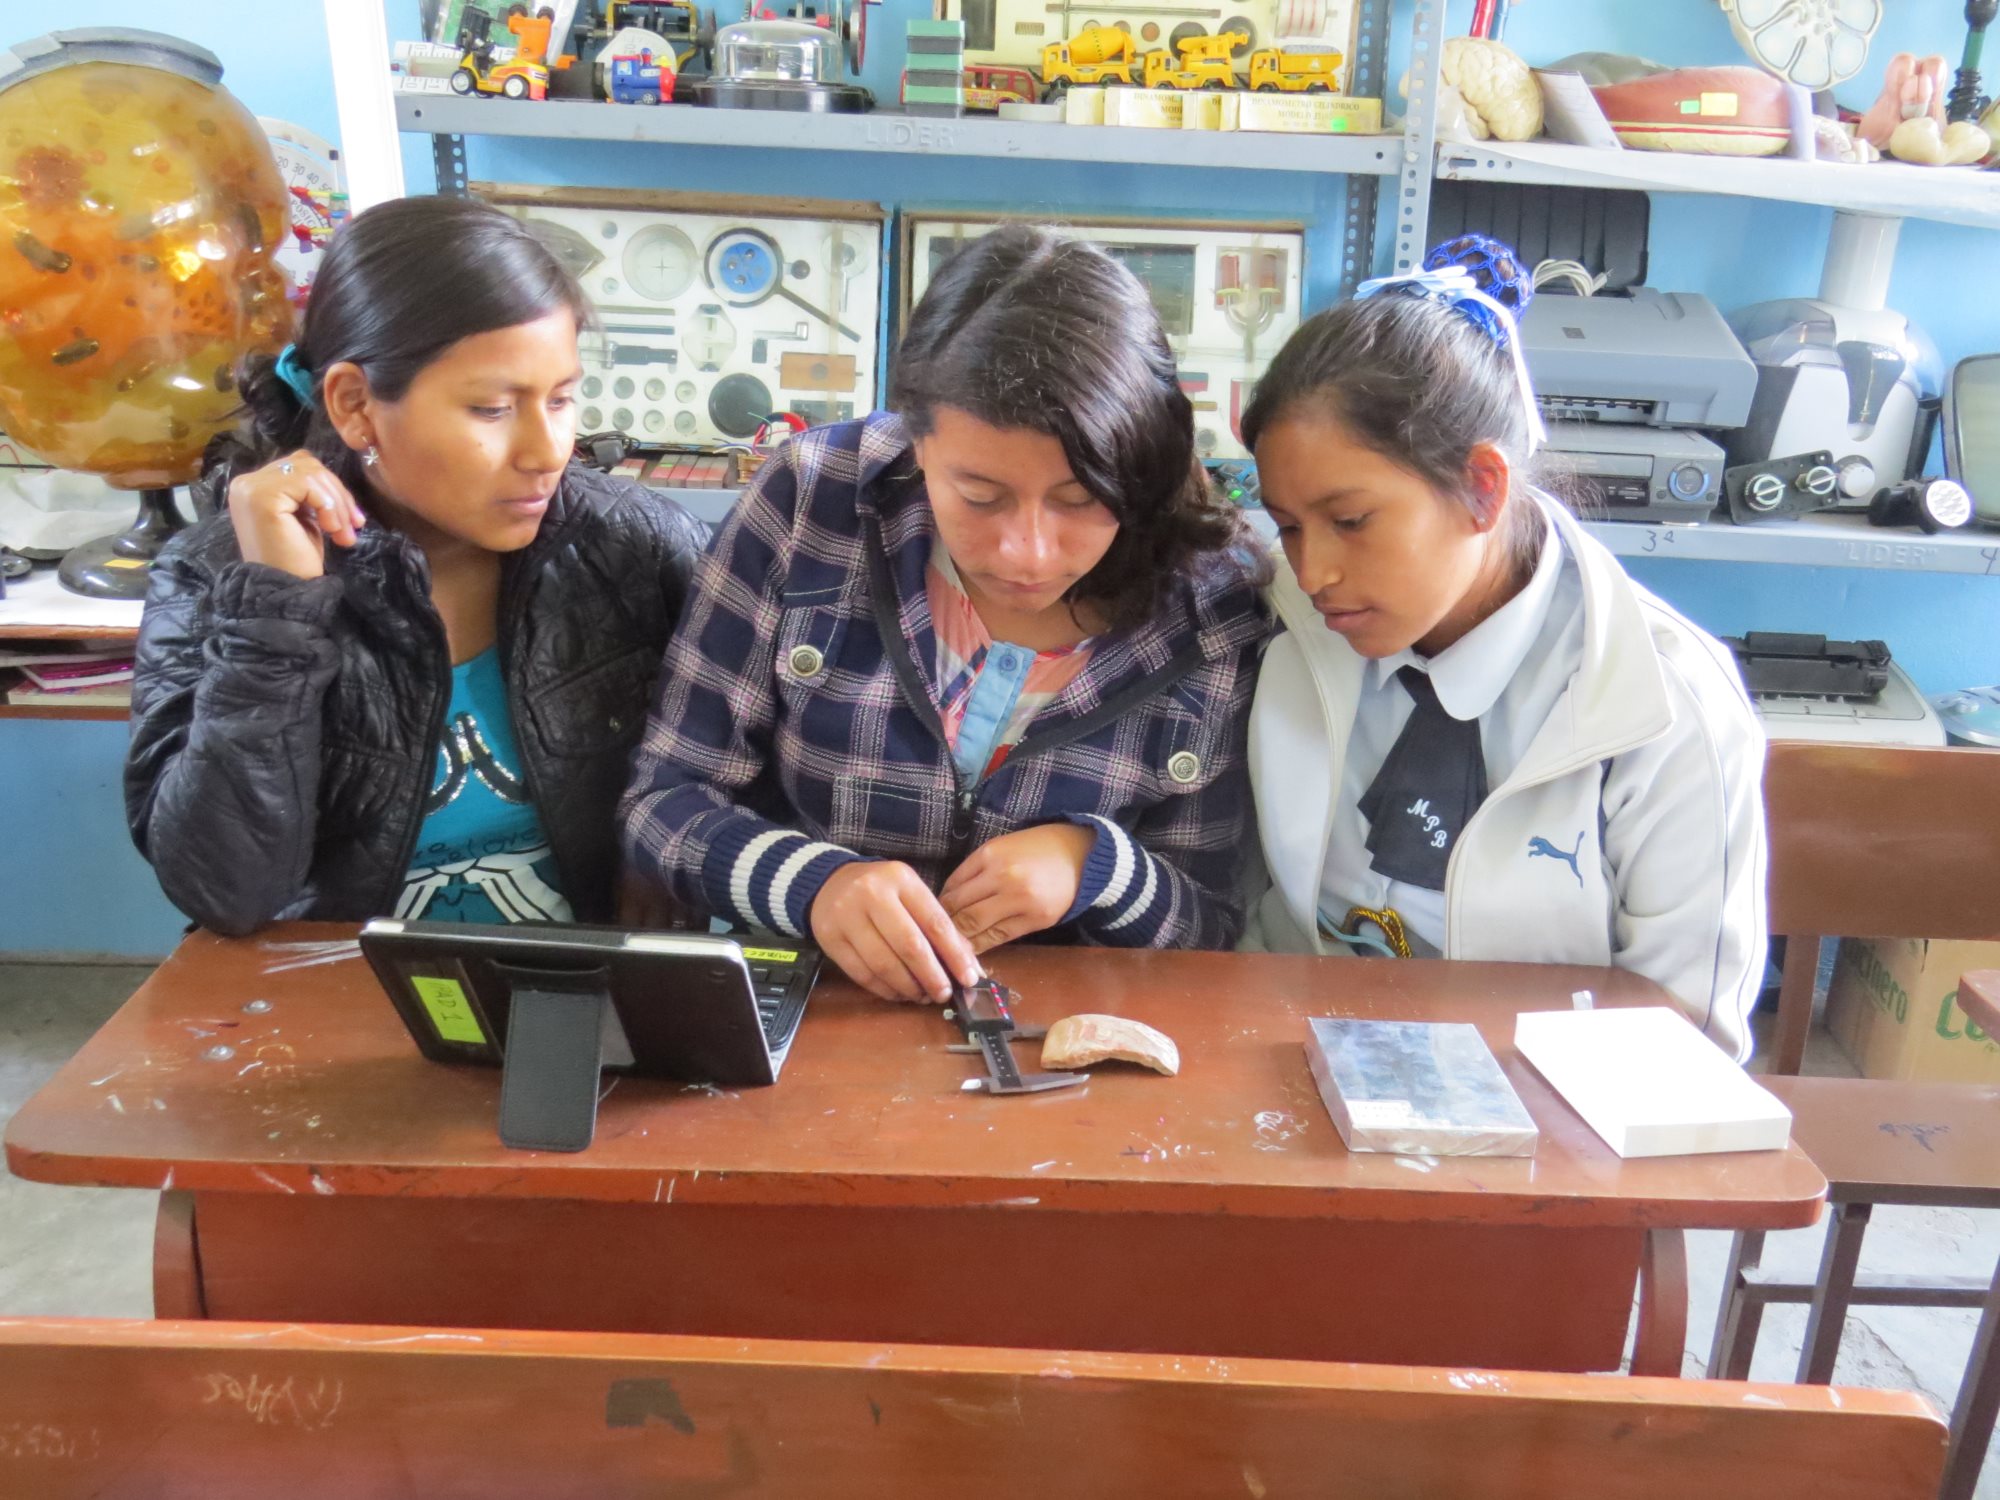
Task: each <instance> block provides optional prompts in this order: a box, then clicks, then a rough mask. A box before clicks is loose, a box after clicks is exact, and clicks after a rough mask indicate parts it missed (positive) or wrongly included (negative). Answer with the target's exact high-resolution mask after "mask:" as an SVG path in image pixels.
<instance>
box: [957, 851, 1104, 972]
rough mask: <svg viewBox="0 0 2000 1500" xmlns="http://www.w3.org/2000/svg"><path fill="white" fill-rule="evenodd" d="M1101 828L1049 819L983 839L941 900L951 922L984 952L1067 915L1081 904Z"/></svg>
mask: <svg viewBox="0 0 2000 1500" xmlns="http://www.w3.org/2000/svg"><path fill="white" fill-rule="evenodd" d="M1096 843H1097V831H1096V830H1095V829H1091V828H1079V827H1078V826H1077V825H1075V824H1074V823H1044V824H1042V825H1041V826H1039V827H1036V828H1024V829H1022V830H1021V831H1020V832H1019V833H1007V834H1002V835H1001V836H1000V837H999V838H997V839H994V840H993V841H992V842H990V843H986V844H981V845H980V846H979V848H977V849H976V850H974V851H973V853H972V857H971V858H969V859H968V860H966V862H965V863H964V864H962V865H960V866H959V867H958V868H957V869H956V870H954V871H952V873H951V878H950V879H949V880H947V881H945V883H944V889H942V890H941V891H939V892H938V900H939V902H941V903H942V904H943V906H944V909H945V913H946V915H948V916H949V917H950V918H951V920H952V925H953V926H955V927H957V928H958V930H959V931H960V932H962V933H964V934H965V935H966V937H967V938H969V939H970V940H971V942H972V951H973V952H975V953H984V952H986V951H987V950H988V949H989V948H997V947H999V946H1000V945H1001V944H1002V943H1011V942H1012V941H1013V940H1014V939H1015V938H1019V937H1026V936H1027V935H1028V934H1029V933H1031V932H1042V931H1045V930H1046V929H1048V928H1050V927H1053V926H1055V925H1056V923H1058V922H1060V921H1061V920H1062V919H1063V916H1064V914H1065V913H1067V912H1068V911H1069V909H1070V907H1072V906H1074V905H1075V904H1076V893H1077V889H1078V887H1080V886H1081V885H1082V884H1083V866H1084V861H1086V860H1087V859H1089V858H1090V851H1091V849H1092V848H1093V847H1094V846H1095V845H1096Z"/></svg>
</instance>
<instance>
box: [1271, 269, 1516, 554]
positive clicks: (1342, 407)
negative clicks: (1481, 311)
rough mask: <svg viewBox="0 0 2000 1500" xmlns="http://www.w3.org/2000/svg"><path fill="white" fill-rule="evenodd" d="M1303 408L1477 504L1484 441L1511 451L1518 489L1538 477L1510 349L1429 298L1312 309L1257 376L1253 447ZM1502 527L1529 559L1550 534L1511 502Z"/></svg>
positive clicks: (1388, 298)
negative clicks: (1472, 471) (1474, 480)
mask: <svg viewBox="0 0 2000 1500" xmlns="http://www.w3.org/2000/svg"><path fill="white" fill-rule="evenodd" d="M1301 411H1305V412H1309V413H1310V412H1319V413H1323V414H1325V415H1329V416H1332V417H1334V418H1335V419H1336V420H1338V421H1339V422H1340V424H1341V425H1342V426H1343V427H1345V428H1346V429H1347V430H1348V431H1349V432H1351V433H1352V434H1353V435H1354V436H1355V437H1356V438H1357V439H1359V440H1360V441H1361V442H1362V443H1363V444H1365V445H1366V446H1367V447H1369V448H1371V449H1373V450H1374V451H1375V452H1377V453H1379V454H1381V455H1382V456H1383V457H1384V458H1387V459H1389V460H1391V461H1392V462H1394V463H1397V464H1400V465H1401V466H1402V467H1403V468H1405V469H1408V470H1409V471H1410V472H1411V473H1413V474H1416V475H1417V476H1419V477H1420V478H1421V479H1423V480H1424V482H1425V483H1426V484H1428V485H1429V486H1430V487H1431V488H1432V489H1433V490H1435V491H1436V492H1437V493H1438V494H1439V495H1442V496H1445V497H1447V498H1449V499H1452V500H1455V501H1456V502H1457V503H1459V504H1461V505H1463V506H1465V507H1466V508H1467V509H1468V510H1473V511H1477V509H1478V504H1477V500H1476V497H1475V496H1474V494H1473V492H1472V488H1471V484H1470V479H1469V476H1468V473H1467V465H1468V463H1469V462H1470V460H1471V457H1472V450H1473V448H1474V446H1475V445H1477V444H1479V443H1492V444H1493V445H1494V446H1495V447H1497V448H1499V449H1500V451H1501V452H1503V453H1505V454H1506V455H1507V458H1508V461H1509V463H1510V464H1511V465H1512V468H1513V472H1514V474H1515V476H1516V477H1517V480H1518V481H1519V487H1520V488H1522V489H1525V487H1526V485H1527V484H1528V483H1529V482H1531V480H1532V474H1531V470H1530V460H1531V457H1532V454H1533V449H1534V441H1533V433H1532V429H1531V427H1530V424H1529V418H1528V410H1527V406H1526V405H1525V403H1524V402H1523V400H1522V398H1521V386H1520V382H1519V379H1518V377H1517V376H1516V375H1515V373H1514V363H1513V359H1512V357H1511V356H1510V355H1509V354H1508V353H1507V351H1506V349H1505V348H1504V347H1502V346H1501V345H1500V344H1498V343H1496V342H1495V340H1494V338H1493V336H1492V335H1491V334H1490V333H1488V332H1487V331H1486V330H1485V329H1484V328H1482V327H1481V326H1480V325H1479V324H1478V323H1476V322H1474V321H1473V320H1472V319H1470V318H1468V317H1466V316H1465V314H1464V313H1462V312H1459V311H1457V310H1455V309H1454V308H1452V307H1450V306H1448V305H1446V304H1445V303H1442V302H1439V301H1436V300H1434V299H1432V298H1429V297H1415V296H1401V295H1395V294H1393V293H1391V294H1388V295H1384V296H1377V297H1367V298H1363V299H1362V300H1361V301H1359V302H1345V303H1342V304H1341V305H1340V306H1338V307H1332V308H1328V309H1327V310H1326V311H1325V312H1322V313H1317V314H1315V315H1314V316H1313V317H1311V318H1308V319H1307V320H1306V321H1305V322H1304V323H1303V324H1301V325H1300V327H1299V331H1298V332H1297V333H1295V334H1293V335H1292V336H1291V338H1290V339H1288V340H1287V341H1286V343H1285V347H1284V348H1283V349H1281V350H1279V351H1278V357H1277V358H1276V359H1274V360H1272V361H1271V366H1270V368H1269V369H1267V370H1266V371H1265V372H1264V375H1263V378H1262V379H1260V380H1259V381H1258V382H1257V389H1256V391H1255V392H1254V393H1253V394H1252V396H1251V398H1250V404H1249V406H1248V407H1246V408H1245V409H1244V412H1243V441H1244V444H1245V445H1246V446H1247V447H1249V448H1250V449H1251V450H1252V451H1253V452H1254V451H1255V449H1256V446H1257V440H1258V438H1259V437H1261V436H1262V435H1263V434H1264V432H1265V431H1266V430H1267V429H1268V428H1270V427H1271V426H1272V424H1274V423H1276V422H1278V421H1281V420H1283V419H1285V418H1287V417H1291V416H1295V415H1298V414H1299V413H1300V412H1301ZM1522 498H1525V496H1523V497H1522ZM1503 524H1504V525H1505V526H1506V528H1507V529H1506V534H1505V542H1506V545H1507V548H1508V551H1509V553H1510V554H1511V555H1512V556H1513V557H1514V558H1515V559H1516V561H1519V560H1520V559H1521V558H1522V557H1523V556H1524V555H1525V554H1526V553H1527V552H1528V551H1530V550H1531V549H1532V547H1533V545H1534V543H1535V540H1536V538H1537V537H1539V535H1540V534H1541V528H1540V523H1539V518H1538V516H1537V515H1536V513H1535V508H1534V507H1533V506H1532V505H1524V504H1518V503H1517V504H1510V505H1509V506H1508V507H1507V519H1506V521H1505V522H1504V523H1503Z"/></svg>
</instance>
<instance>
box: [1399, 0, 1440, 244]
mask: <svg viewBox="0 0 2000 1500" xmlns="http://www.w3.org/2000/svg"><path fill="white" fill-rule="evenodd" d="M1415 9H1416V14H1415V16H1414V17H1413V20H1412V25H1411V35H1410V97H1409V101H1408V102H1409V107H1408V110H1407V111H1406V113H1405V114H1404V117H1403V170H1402V172H1401V174H1400V175H1399V176H1398V177H1397V179H1396V269H1397V270H1398V271H1414V270H1417V269H1418V268H1420V267H1421V266H1422V265H1423V263H1424V252H1425V251H1426V250H1427V249H1429V248H1430V247H1429V246H1428V245H1427V244H1426V243H1425V242H1426V241H1427V240H1428V239H1429V237H1430V228H1431V176H1432V173H1433V171H1434V170H1435V166H1436V161H1437V102H1438V70H1439V67H1440V65H1441V64H1442V62H1443V60H1444V11H1445V7H1444V0H1416V6H1415Z"/></svg>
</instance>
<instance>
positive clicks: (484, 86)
mask: <svg viewBox="0 0 2000 1500" xmlns="http://www.w3.org/2000/svg"><path fill="white" fill-rule="evenodd" d="M451 91H452V92H453V93H454V94H463V95H467V96H476V95H480V94H500V95H503V96H505V97H506V98H509V99H546V98H548V96H549V70H548V69H547V68H546V67H545V66H543V65H542V64H541V63H524V62H504V63H498V64H496V63H494V61H493V53H492V49H491V48H480V47H475V48H473V49H472V50H471V51H470V52H468V53H466V54H465V56H463V57H461V58H460V59H459V60H458V70H457V71H456V72H454V73H453V74H452V75H451Z"/></svg>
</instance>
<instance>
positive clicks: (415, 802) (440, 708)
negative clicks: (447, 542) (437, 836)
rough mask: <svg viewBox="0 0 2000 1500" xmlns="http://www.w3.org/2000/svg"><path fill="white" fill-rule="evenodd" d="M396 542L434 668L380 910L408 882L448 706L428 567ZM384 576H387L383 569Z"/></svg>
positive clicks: (446, 658) (440, 624)
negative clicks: (421, 740)
mask: <svg viewBox="0 0 2000 1500" xmlns="http://www.w3.org/2000/svg"><path fill="white" fill-rule="evenodd" d="M400 545H401V547H402V562H403V565H404V570H403V574H402V583H403V586H404V587H406V588H409V587H411V586H412V578H413V577H414V578H415V579H417V580H420V581H421V583H422V585H423V586H422V588H421V589H420V590H419V591H418V592H419V596H420V597H419V602H420V603H421V604H423V606H424V608H423V610H422V611H421V612H420V613H421V615H422V618H423V623H424V628H425V629H426V630H428V631H429V632H430V634H431V640H432V644H433V645H434V646H435V648H436V649H435V651H434V652H433V653H432V657H431V660H432V661H433V663H434V664H435V666H436V670H435V671H434V672H433V674H432V677H431V716H430V717H431V733H430V739H429V742H428V743H429V746H430V754H429V755H423V756H419V757H418V760H417V771H416V777H415V786H414V787H413V788H412V790H413V792H414V796H413V797H412V798H411V799H410V801H409V802H408V803H407V804H406V805H408V806H411V807H413V808H414V809H415V813H414V815H413V816H412V817H411V818H410V826H409V832H408V834H406V835H405V837H404V839H403V857H402V858H401V859H400V860H399V861H397V863H396V865H395V867H394V868H393V869H392V870H390V871H389V872H388V875H387V884H386V888H385V894H384V898H383V900H382V901H381V902H380V903H378V904H379V905H380V906H381V909H382V910H384V911H394V910H395V909H396V907H397V906H398V904H400V902H401V899H402V895H403V887H404V886H405V885H406V884H407V883H408V880H409V873H410V861H411V860H412V859H414V858H416V853H417V844H418V841H419V840H421V839H422V838H423V834H424V801H425V799H426V797H427V795H428V789H427V788H426V787H425V785H424V783H425V782H427V781H429V780H430V779H431V775H432V772H433V769H434V767H435V764H436V762H435V757H436V755H437V747H438V745H439V744H440V743H441V742H442V741H443V739H444V732H445V727H446V726H445V716H446V715H447V714H448V713H449V712H450V710H451V642H450V640H449V639H448V638H447V637H446V635H445V632H444V618H443V616H441V615H439V614H438V612H437V607H436V606H435V605H434V604H432V603H431V597H430V568H429V566H428V565H427V564H425V563H423V562H422V561H420V560H419V559H418V558H417V557H415V556H413V555H412V553H413V551H414V549H413V548H412V547H411V545H410V543H408V542H402V543H401V544H400ZM384 576H385V577H386V576H387V575H386V573H385V575H384Z"/></svg>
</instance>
